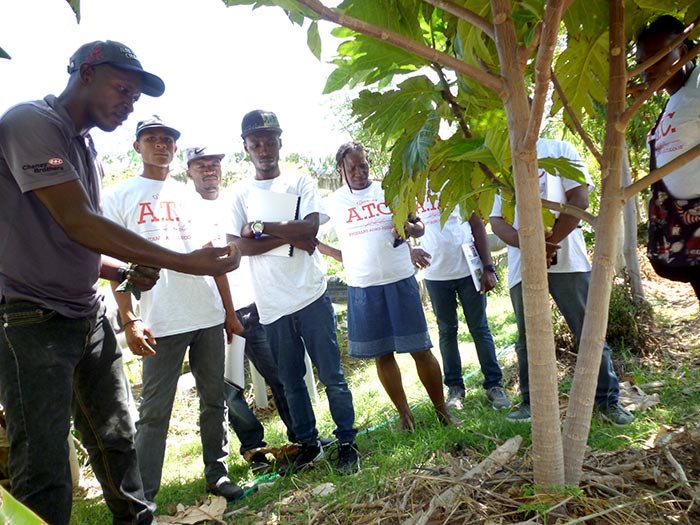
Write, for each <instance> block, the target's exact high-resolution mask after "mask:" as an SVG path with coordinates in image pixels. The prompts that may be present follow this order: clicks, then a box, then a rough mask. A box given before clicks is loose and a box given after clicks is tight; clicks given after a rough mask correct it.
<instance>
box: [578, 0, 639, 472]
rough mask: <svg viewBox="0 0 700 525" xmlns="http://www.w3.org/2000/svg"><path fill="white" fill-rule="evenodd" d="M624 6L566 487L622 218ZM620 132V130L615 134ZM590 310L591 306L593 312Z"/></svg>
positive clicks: (614, 22) (616, 7) (590, 397)
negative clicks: (621, 122) (619, 124)
mask: <svg viewBox="0 0 700 525" xmlns="http://www.w3.org/2000/svg"><path fill="white" fill-rule="evenodd" d="M626 81H627V71H626V67H625V38H624V3H623V0H611V2H610V91H609V96H608V125H607V129H606V133H605V148H604V151H603V166H602V167H601V168H602V196H601V199H600V215H599V216H598V224H600V225H605V227H604V228H598V229H597V230H596V237H595V255H594V257H593V270H592V273H591V283H590V287H589V290H588V300H587V304H588V306H589V307H588V308H587V309H586V318H585V320H584V323H583V332H582V334H581V342H580V345H579V353H578V359H577V361H576V371H575V373H574V381H573V384H572V387H571V395H570V399H569V408H568V410H567V414H566V421H565V423H564V450H565V451H566V454H565V457H564V462H565V469H566V483H567V484H570V485H578V484H579V481H580V479H581V472H582V465H583V457H584V455H585V452H586V442H587V440H588V434H589V432H590V427H591V416H592V414H593V402H594V399H595V390H596V385H597V382H598V371H599V369H600V361H601V356H602V350H603V343H604V341H605V332H606V328H607V324H608V310H609V307H610V291H611V289H612V280H613V276H614V275H613V266H614V261H615V257H616V247H617V240H618V238H619V235H620V213H621V212H622V199H621V195H622V187H621V177H622V158H623V153H624V144H625V143H624V126H618V125H617V124H618V122H619V121H620V117H621V115H622V112H623V110H624V105H625V85H626ZM618 128H622V129H618ZM591 305H595V306H594V307H591Z"/></svg>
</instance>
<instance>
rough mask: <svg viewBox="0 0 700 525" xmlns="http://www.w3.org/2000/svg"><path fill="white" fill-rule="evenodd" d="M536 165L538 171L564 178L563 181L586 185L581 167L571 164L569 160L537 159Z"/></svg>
mask: <svg viewBox="0 0 700 525" xmlns="http://www.w3.org/2000/svg"><path fill="white" fill-rule="evenodd" d="M537 164H538V166H539V167H540V169H543V170H545V171H547V172H548V173H552V174H555V175H558V176H559V177H564V178H565V179H571V180H575V181H576V182H578V183H579V184H582V185H585V184H586V177H585V175H584V174H583V172H582V171H581V169H582V168H583V166H581V165H579V164H578V163H576V162H573V161H572V160H571V159H567V158H565V157H558V158H554V157H543V158H541V159H537Z"/></svg>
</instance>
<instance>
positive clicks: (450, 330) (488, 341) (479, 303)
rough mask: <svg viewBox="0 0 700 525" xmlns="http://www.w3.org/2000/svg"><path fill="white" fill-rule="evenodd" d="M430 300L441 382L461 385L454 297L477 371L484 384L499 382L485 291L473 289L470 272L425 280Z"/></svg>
mask: <svg viewBox="0 0 700 525" xmlns="http://www.w3.org/2000/svg"><path fill="white" fill-rule="evenodd" d="M425 286H426V288H427V289H428V295H429V296H430V302H431V304H432V305H433V311H434V312H435V318H436V320H437V324H438V333H439V334H440V354H441V355H442V366H443V368H444V369H445V371H444V373H445V385H447V386H448V387H450V386H456V387H461V388H464V380H463V379H462V360H461V357H460V355H459V343H458V341H457V332H458V328H459V321H458V319H457V297H459V302H460V303H461V305H462V311H463V312H464V318H465V319H466V321H467V327H468V328H469V333H470V334H472V339H473V340H474V346H475V347H476V356H477V357H478V359H479V365H480V366H481V373H482V374H483V375H484V382H483V383H482V384H483V386H484V388H486V389H488V388H491V387H493V386H502V384H501V381H502V379H503V373H502V372H501V367H500V365H499V364H498V360H497V359H496V345H495V344H494V342H493V337H492V336H491V330H490V329H489V322H488V319H487V318H486V295H482V294H480V293H479V292H477V291H476V288H475V287H474V281H473V280H472V278H471V275H469V276H467V277H463V278H462V279H452V280H449V281H430V280H428V279H426V280H425Z"/></svg>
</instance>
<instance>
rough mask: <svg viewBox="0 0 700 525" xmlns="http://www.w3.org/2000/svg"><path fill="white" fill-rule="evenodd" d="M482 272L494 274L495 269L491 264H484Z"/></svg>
mask: <svg viewBox="0 0 700 525" xmlns="http://www.w3.org/2000/svg"><path fill="white" fill-rule="evenodd" d="M484 270H486V271H487V272H491V273H496V267H495V266H494V265H493V264H485V265H484Z"/></svg>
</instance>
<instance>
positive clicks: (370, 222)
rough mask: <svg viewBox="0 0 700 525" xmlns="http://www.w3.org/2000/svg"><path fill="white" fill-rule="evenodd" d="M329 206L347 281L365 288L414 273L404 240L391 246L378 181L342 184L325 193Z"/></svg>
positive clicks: (389, 225)
mask: <svg viewBox="0 0 700 525" xmlns="http://www.w3.org/2000/svg"><path fill="white" fill-rule="evenodd" d="M328 210H329V213H330V215H331V218H332V220H333V224H334V226H335V231H336V233H337V235H338V241H339V242H340V248H341V250H342V252H343V267H344V268H345V278H346V279H347V283H348V285H350V286H355V287H357V288H366V287H368V286H379V285H382V284H389V283H395V282H397V281H400V280H402V279H406V278H407V277H410V276H411V275H413V273H414V270H413V264H411V255H410V253H409V251H408V246H407V245H406V243H405V242H404V243H402V244H401V245H399V246H397V247H396V248H394V246H393V243H394V236H393V235H392V233H391V229H392V228H393V224H392V222H391V217H392V212H391V210H390V209H389V207H388V206H387V205H386V204H385V203H384V190H383V189H382V186H381V184H379V183H378V182H372V183H371V184H370V185H369V186H368V187H367V188H365V189H363V190H353V191H352V192H351V191H350V189H349V188H348V187H347V186H342V187H341V188H339V189H337V190H336V191H335V192H333V193H332V194H331V195H330V196H329V197H328Z"/></svg>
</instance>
